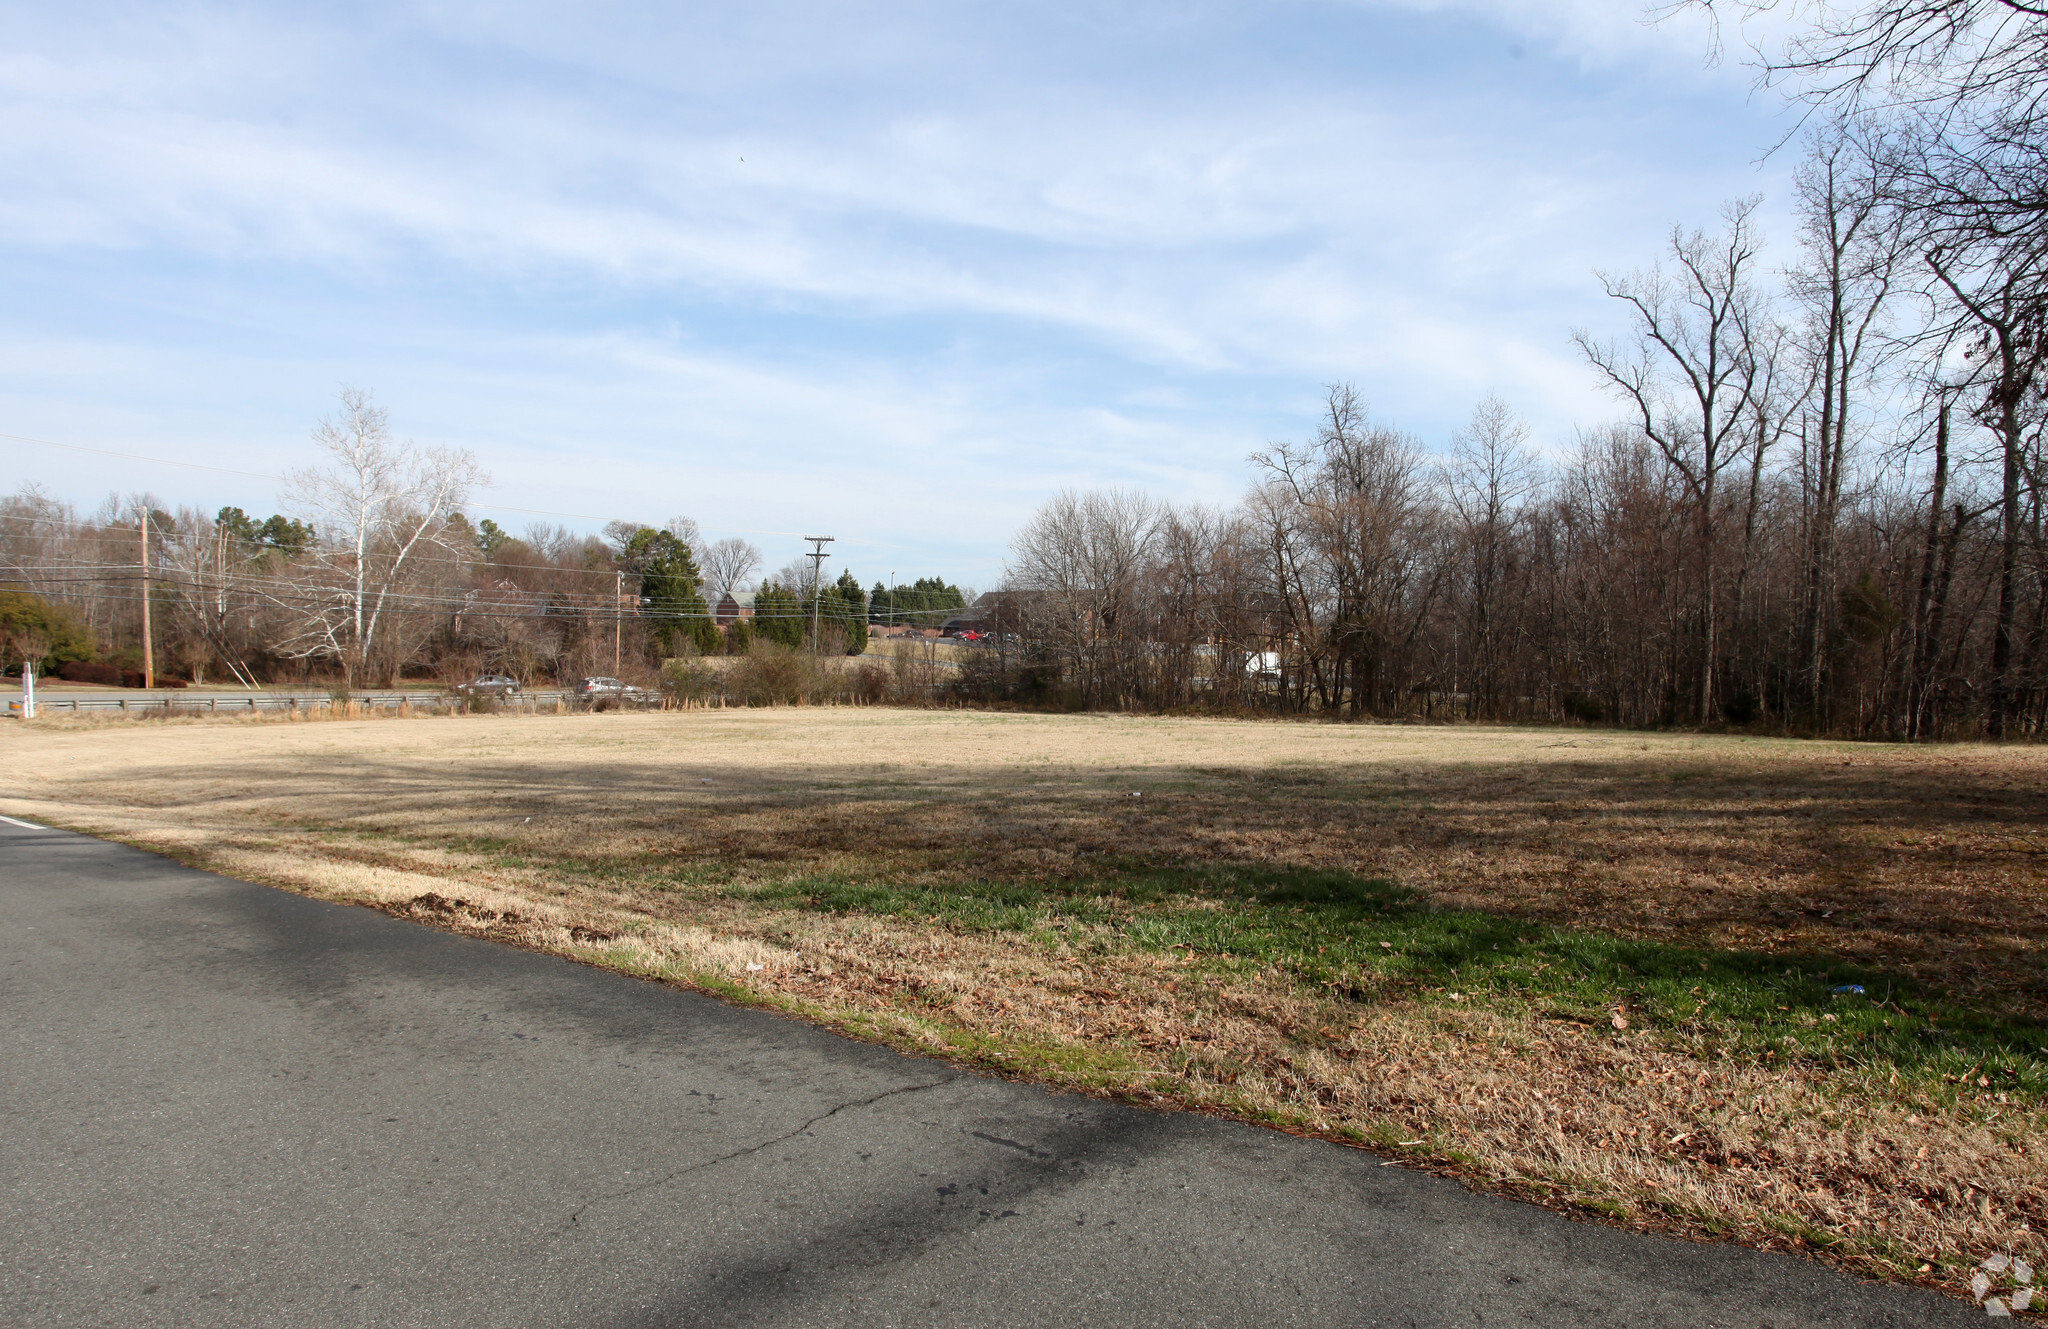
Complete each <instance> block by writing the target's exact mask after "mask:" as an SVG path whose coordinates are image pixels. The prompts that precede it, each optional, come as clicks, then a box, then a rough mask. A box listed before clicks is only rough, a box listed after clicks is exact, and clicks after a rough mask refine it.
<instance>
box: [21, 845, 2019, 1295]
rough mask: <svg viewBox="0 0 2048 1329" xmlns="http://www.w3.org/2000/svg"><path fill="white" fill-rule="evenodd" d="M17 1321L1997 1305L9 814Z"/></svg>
mask: <svg viewBox="0 0 2048 1329" xmlns="http://www.w3.org/2000/svg"><path fill="white" fill-rule="evenodd" d="M0 1113H4V1119H0V1323H5V1324H7V1325H10V1326H44V1325H122V1326H126V1325H159V1324H161V1325H180V1326H188V1325H317V1326H329V1325H377V1326H382V1325H395V1326H404V1325H420V1326H433V1327H434V1329H457V1327H458V1326H478V1327H479V1329H485V1327H488V1329H508V1327H510V1326H542V1325H577V1326H601V1327H605V1329H611V1327H614V1326H615V1327H617V1329H625V1327H627V1326H664V1325H877V1326H881V1325H896V1326H916V1325H1032V1326H1039V1325H1046V1326H1052V1325H1112V1326H1126V1325H1128V1326H1146V1325H1160V1326H1192V1325H1259V1326H1275V1325H1361V1326H1362V1325H1389V1326H1392V1325H1401V1326H1469V1325H1488V1326H1504V1325H1527V1326H1543V1327H1544V1329H1569V1327H1570V1326H1581V1325H1584V1326H1592V1325H1600V1326H1613V1325H1683V1326H1686V1329H1701V1327H1702V1326H1720V1325H1726V1326H1739V1327H1740V1329H1761V1327H1763V1326H1770V1327H1772V1329H1791V1327H1792V1326H1807V1325H1829V1326H1833V1325H1842V1326H1850V1325H1855V1326H1865V1325H1871V1326H1874V1325H1935V1324H1950V1323H1953V1324H1962V1323H1965V1322H1970V1323H1974V1322H1976V1321H1977V1320H1979V1319H1981V1317H1982V1315H1983V1312H1981V1311H1978V1310H1976V1309H1975V1308H1974V1307H1971V1306H1969V1305H1967V1304H1964V1303H1957V1302H1948V1301H1944V1300H1942V1299H1940V1298H1938V1297H1935V1296H1933V1295H1931V1294H1928V1293H1925V1292H1922V1291H1918V1290H1914V1289H1906V1288H1896V1287H1879V1286H1872V1285H1867V1284H1861V1283H1858V1282H1856V1281H1854V1280H1851V1279H1848V1278H1844V1277H1842V1276H1840V1275H1838V1274H1834V1273H1831V1272H1829V1271H1827V1270H1825V1269H1822V1268H1819V1267H1817V1266H1815V1265H1812V1264H1808V1263H1804V1262H1802V1261H1799V1260H1797V1259H1794V1258H1791V1257H1788V1256H1783V1255H1764V1254H1759V1253H1757V1252H1754V1251H1748V1250H1742V1249H1739V1248H1736V1247H1729V1246H1702V1245H1693V1244H1688V1243H1682V1242H1675V1241H1666V1240H1660V1239H1656V1238H1650V1237H1643V1236H1637V1235H1633V1234H1629V1233H1624V1232H1619V1231H1615V1230H1613V1229H1609V1228H1605V1227H1601V1226H1599V1225H1597V1224H1592V1223H1581V1222H1572V1221H1569V1220H1567V1219H1565V1218H1562V1217H1559V1216H1557V1215H1555V1214H1551V1213H1547V1212H1544V1211H1542V1210H1540V1209H1535V1208H1531V1207H1529V1206H1526V1205H1519V1204H1515V1203H1512V1202H1508V1201H1503V1200H1498V1199H1493V1198H1489V1197H1486V1196H1481V1195H1475V1194H1473V1193H1471V1192H1469V1191H1467V1190H1466V1189H1464V1188H1463V1187H1461V1186H1459V1185H1457V1184H1456V1183H1454V1182H1450V1181H1445V1180H1442V1179H1439V1178H1435V1177H1429V1176H1424V1175H1420V1174H1417V1173H1413V1172H1409V1171H1406V1170H1404V1169H1401V1168H1398V1167H1386V1166H1382V1165H1381V1161H1380V1160H1379V1159H1378V1158H1376V1157H1374V1156H1373V1155H1371V1154H1369V1153H1364V1152H1360V1151H1357V1150H1350V1149H1344V1148H1340V1147H1337V1146H1334V1145H1329V1144H1323V1143H1318V1142H1315V1141H1307V1140H1298V1139H1294V1138H1291V1137H1289V1136H1285V1135H1279V1134H1275V1133H1273V1132H1269V1131H1263V1130H1259V1129H1256V1128H1254V1127H1250V1126H1245V1125H1240V1124H1237V1123H1233V1122H1227V1121H1219V1120H1214V1119H1210V1118H1205V1117H1199V1116H1192V1115H1185V1114H1164V1113H1152V1112H1145V1111H1140V1110H1137V1109H1132V1108H1127V1107H1122V1106H1118V1105H1114V1104H1109V1103H1102V1102H1097V1101H1094V1100H1091V1099H1086V1098H1079V1097H1071V1096H1063V1095H1059V1094H1053V1093H1048V1092H1046V1091H1044V1090H1040V1089H1036V1088H1033V1087H1030V1086H1028V1085H1019V1084H1012V1083H1008V1082H1006V1081H1002V1080H997V1079H991V1078H988V1077H986V1076H981V1075H975V1074H969V1073H965V1072H962V1071H959V1070H957V1069H955V1068H952V1067H949V1066H946V1065H944V1064H941V1063H938V1062H933V1061H925V1060H919V1059H917V1058H912V1057H904V1056H900V1055H898V1054H896V1053H894V1052H891V1051H889V1050H887V1049H883V1048H876V1047H869V1046H865V1045H862V1044H859V1043H854V1042H850V1041H847V1040H845V1039H842V1038H838V1037H836V1036H834V1035H831V1034H828V1033H825V1032H822V1031H820V1030H816V1029H812V1028H810V1027H808V1026H805V1025H802V1024H798V1023H795V1022H793V1021H789V1020H785V1019H781V1018H778V1017H776V1016H773V1015H767V1014H763V1013H760V1012H755V1011H746V1010H738V1009H734V1008H731V1007H728V1006H724V1005H721V1004H720V1003H718V1002H716V1001H712V1000H709V999H707V998H704V997H701V996H696V995H693V994H690V993H685V992H678V991H673V990H670V989H667V988H663V987H659V986H656V985H653V984H649V983H644V982H639V981H636V980H633V979H629V978H624V977H621V976H618V975H615V974H610V973H605V972H602V971H600V970H595V969H589V968H585V967H581V966H578V965H574V964H570V963H567V962H564V961H561V960H557V959H553V958H550V957H547V956H541V955H534V954H529V953H526V952H523V951H518V950H513V949H510V948H506V947H502V946H497V945H493V944H491V943H489V942H484V941H478V940H474V939H470V938H464V937H457V936H452V935H449V934H446V933H442V932H436V931H433V930H431V929H428V928H425V927H422V926H419V925H416V924H412V923H408V922H404V921H401V920H398V919H394V918H390V917H387V916H385V915H382V914H378V913H374V912H371V911H369V910H364V909H351V908H346V907H342V906H337V905H332V904H324V903H321V902H318V901H314V900H308V899H304V898H301V897H299V896H295V895H291V894H287V893H285V892H281V891H275V890H270V889H266V888H263V887H259V886H251V885H248V884H245V883H242V882H237V881H231V880H227V879H225V878H221V877H217V876H212V875H209V874H207V873H203V872H197V871H193V870H191V869H188V868H185V867H181V866H179V865H177V864H175V863H172V862H170V861H169V860H167V859H163V858H160V857H156V856H154V855H151V854H146V853H143V852H140V851H138V850H134V849H129V848H125V847H122V846H118V845H113V844H107V843H103V842H100V841H96V840H91V839H87V838H84V837H81V836H76V835H70V834H66V833H62V832H57V831H48V830H32V829H25V828H22V827H19V826H16V825H10V824H5V823H0Z"/></svg>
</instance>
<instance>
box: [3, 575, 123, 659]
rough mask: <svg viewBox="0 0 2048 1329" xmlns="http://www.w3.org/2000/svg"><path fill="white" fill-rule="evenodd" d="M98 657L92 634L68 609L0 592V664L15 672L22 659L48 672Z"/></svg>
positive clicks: (34, 597)
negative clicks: (13, 668)
mask: <svg viewBox="0 0 2048 1329" xmlns="http://www.w3.org/2000/svg"><path fill="white" fill-rule="evenodd" d="M98 654H99V651H98V649H97V648H96V647H95V646H94V644H93V638H92V633H91V632H90V631H89V630H88V629H87V628H86V626H85V624H84V623H82V622H80V621H79V618H78V615H77V614H76V613H75V612H74V611H73V610H72V609H71V608H70V607H69V606H67V605H55V604H51V603H50V602H49V601H48V600H45V599H44V598H43V597H42V596H40V595H31V594H29V593H28V592H27V591H7V590H0V663H5V664H7V665H10V666H14V667H17V668H18V667H19V666H20V664H21V662H22V660H23V658H24V657H25V658H27V659H31V660H34V661H37V662H38V665H39V667H40V668H42V669H43V670H45V671H47V670H50V669H52V668H56V667H60V666H62V665H65V664H70V663H74V662H79V661H87V660H91V659H92V658H93V657H94V656H96V655H98Z"/></svg>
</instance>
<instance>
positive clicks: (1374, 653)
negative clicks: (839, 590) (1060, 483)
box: [975, 0, 2048, 738]
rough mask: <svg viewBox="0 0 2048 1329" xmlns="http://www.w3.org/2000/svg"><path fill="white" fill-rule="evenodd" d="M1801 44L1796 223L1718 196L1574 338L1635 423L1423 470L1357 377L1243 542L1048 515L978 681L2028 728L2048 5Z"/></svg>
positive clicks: (1261, 466) (1819, 17)
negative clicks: (1592, 329)
mask: <svg viewBox="0 0 2048 1329" xmlns="http://www.w3.org/2000/svg"><path fill="white" fill-rule="evenodd" d="M1696 7H1699V8H1704V9H1707V10H1709V11H1712V12H1714V13H1715V14H1717V16H1720V17H1723V18H1729V19H1731V20H1733V19H1739V18H1742V17H1744V16H1746V15H1753V14H1756V13H1758V12H1760V11H1764V10H1769V9H1773V8H1775V7H1776V6H1775V5H1774V4H1771V3H1768V2H1761V0H1760V2H1759V3H1753V4H1741V5H1734V4H1729V3H1718V4H1717V3H1706V2H1704V0H1703V2H1702V3H1699V4H1698V5H1697V6H1696ZM1805 12H1808V13H1810V14H1812V15H1814V16H1816V17H1815V18H1814V21H1813V22H1812V23H1811V24H1810V25H1809V26H1808V27H1806V28H1804V29H1800V30H1798V31H1796V32H1795V34H1794V36H1793V37H1792V39H1791V40H1790V42H1789V44H1788V45H1787V46H1785V47H1784V48H1783V49H1780V50H1776V51H1770V50H1760V51H1758V52H1757V55H1758V62H1759V66H1760V69H1761V71H1762V75H1763V77H1764V78H1765V80H1766V81H1767V82H1770V83H1773V84H1775V85H1777V86H1780V87H1783V88H1784V89H1785V90H1786V91H1788V92H1789V93H1790V94H1791V95H1793V96H1795V97H1796V98H1799V99H1800V100H1801V102H1802V103H1803V106H1804V109H1805V121H1804V131H1803V134H1802V136H1801V138H1800V140H1799V144H1800V147H1799V150H1800V151H1801V152H1802V153H1803V156H1802V159H1801V161H1800V163H1799V168H1798V171H1797V174H1796V184H1795V188H1796V193H1797V198H1796V203H1797V219H1798V220H1797V229H1796V231H1795V233H1794V234H1793V235H1791V236H1790V237H1787V238H1786V240H1785V241H1784V242H1783V243H1781V245H1780V247H1779V248H1778V249H1777V250H1775V251H1774V250H1772V249H1771V248H1770V247H1768V246H1767V244H1766V238H1765V236H1764V235H1763V234H1762V231H1761V228H1760V226H1759V223H1758V214H1759V206H1760V200H1759V199H1755V198H1750V199H1742V200H1737V201H1735V202H1732V203H1731V204H1729V205H1728V206H1727V207H1726V208H1725V209H1724V212H1723V214H1722V216H1721V217H1720V218H1719V220H1718V222H1717V224H1716V225H1715V226H1713V227H1712V228H1700V229H1695V228H1685V227H1680V228H1675V229H1674V230H1673V231H1672V233H1671V235H1670V237H1669V240H1668V243H1667V244H1666V246H1665V247H1664V250H1663V252H1662V253H1661V254H1659V255H1656V256H1655V257H1654V258H1653V259H1652V260H1651V261H1650V262H1649V263H1647V264H1646V265H1644V266H1641V267H1638V268H1636V269H1634V270H1631V271H1626V272H1620V273H1605V274H1600V275H1599V281H1600V283H1601V286H1602V289H1603V290H1604V292H1605V294H1606V295H1607V296H1608V297H1609V298H1611V299H1612V300H1613V301H1614V302H1615V307H1616V308H1617V309H1618V310H1619V311H1620V312H1622V313H1623V314H1624V315H1625V320H1626V323H1627V327H1628V331H1627V333H1626V335H1623V336H1621V337H1619V338H1615V339H1602V338H1598V337H1595V336H1593V335H1591V334H1589V333H1586V332H1578V333H1576V334H1574V339H1575V342H1576V345H1577V347H1578V349H1579V352H1580V354H1581V355H1582V357H1583V359H1584V361H1585V363H1586V365H1587V367H1588V369H1589V370H1590V371H1591V372H1592V373H1593V374H1594V375H1595V376H1596V377H1597V378H1598V380H1599V381H1600V382H1602V383H1603V384H1604V385H1605V387H1606V388H1607V389H1608V390H1609V392H1610V393H1611V394H1612V397H1613V400H1614V401H1615V403H1616V405H1617V407H1618V408H1619V412H1620V414H1619V418H1617V419H1616V420H1614V421H1612V422H1610V423H1608V424H1605V425H1601V426H1598V427H1594V428H1589V429H1584V430H1582V431H1581V432H1580V433H1579V434H1578V436H1577V437H1576V438H1575V439H1574V440H1572V441H1571V442H1570V444H1569V446H1568V447H1565V448H1564V449H1562V453H1561V455H1558V454H1556V453H1553V454H1552V455H1550V456H1548V457H1546V456H1544V455H1542V454H1539V453H1538V452H1537V451H1536V450H1534V449H1533V448H1532V447H1531V446H1530V437H1529V431H1528V430H1527V428H1526V427H1525V426H1524V425H1523V424H1522V423H1521V422H1520V421H1519V420H1517V418H1516V417H1515V414H1514V412H1513V411H1512V409H1511V408H1510V407H1509V406H1508V405H1507V404H1505V403H1503V402H1500V401H1498V400H1493V399H1489V400H1487V401H1484V402H1482V403H1481V404H1480V405H1479V407H1478V408H1477V410H1476V411H1475V412H1474V414H1473V416H1472V418H1471V421H1470V423H1469V424H1468V425H1467V426H1466V427H1465V428H1464V429H1463V430H1462V431H1460V432H1459V434H1458V436H1457V437H1456V438H1455V439H1453V440H1451V445H1450V447H1449V448H1448V449H1446V450H1443V451H1441V452H1435V453H1432V452H1431V451H1429V450H1428V449H1426V448H1425V446H1424V445H1423V444H1422V443H1421V441H1419V440H1417V439H1416V438H1414V437H1412V436H1411V435H1409V434H1407V433H1404V432H1403V431H1402V430H1400V429H1399V428H1397V427H1394V426H1392V425H1390V424H1386V423H1383V422H1377V421H1374V420H1373V419H1371V418H1370V416H1369V414H1368V412H1367V410H1366V408H1365V405H1364V403H1363V402H1362V400H1361V399H1360V397H1359V395H1358V393H1357V392H1356V391H1355V389H1353V388H1352V387H1350V386H1348V385H1340V386H1337V387H1333V388H1332V389H1331V390H1330V391H1329V394H1328V397H1327V400H1326V401H1325V403H1324V410H1323V413H1322V419H1321V424H1320V427H1319V428H1318V429H1317V431H1316V433H1315V435H1314V437H1312V438H1310V439H1307V440H1303V441H1300V442H1294V443H1282V444H1276V445H1273V446H1271V447H1268V448H1265V449H1263V450H1261V451H1259V452H1257V453H1255V454H1254V455H1253V456H1252V457H1251V458H1250V462H1251V466H1252V472H1253V473H1252V476H1251V483H1250V485H1249V487H1248V491H1247V493H1246V495H1245V497H1244V499H1243V500H1242V502H1240V503H1239V504H1238V505H1237V506H1236V507H1234V508H1232V509H1230V510H1228V511H1209V510H1204V509H1200V508H1176V507H1173V506H1171V505H1168V504H1164V503H1160V502H1157V501H1155V500H1153V499H1151V498H1149V497H1147V496H1145V495H1142V494H1136V493H1130V492H1125V491H1109V492H1100V493H1090V494H1077V493H1069V494H1063V495H1061V496H1059V497H1058V498H1056V499H1055V500H1053V501H1052V502H1051V503H1049V504H1048V505H1046V506H1045V507H1044V508H1043V509H1041V510H1040V512H1039V513H1038V514H1037V516H1036V517H1035V518H1034V520H1033V521H1032V522H1031V523H1030V524H1029V525H1028V526H1027V527H1026V528H1025V529H1024V531H1023V532H1021V533H1020V534H1019V536H1018V537H1017V539H1016V541H1015V542H1014V545H1013V550H1012V555H1013V556H1012V560H1011V564H1010V569H1009V578H1008V590H1007V592H1006V594H1005V595H1004V596H1003V597H1001V605H1000V609H999V611H998V613H997V615H996V617H998V618H1000V619H1001V631H1000V632H999V634H998V638H997V639H998V641H999V642H1001V643H1002V644H1003V649H1001V650H1000V651H998V652H996V653H994V654H993V655H992V656H991V657H990V659H989V661H988V662H987V663H986V664H985V665H984V666H983V667H982V668H981V669H980V677H979V678H978V679H977V681H976V683H975V686H977V687H979V688H980V689H981V691H982V692H983V694H984V695H989V696H1006V697H1012V698H1017V699H1031V698H1045V699H1051V700H1056V701H1058V702H1059V703H1061V704H1069V705H1085V706H1127V707H1157V706H1185V705H1200V704H1222V705H1232V706H1238V705H1242V706H1259V707H1271V708H1278V709H1282V710H1291V711H1315V712H1320V713H1324V714H1331V715H1345V716H1368V715H1376V716H1395V715H1414V714H1420V715H1429V716H1444V717H1470V718H1478V719H1543V720H1577V721H1583V722H1608V723H1615V724H1624V725H1657V724H1691V725H1698V724H1722V723H1728V724H1736V725H1763V726H1769V727H1773V728H1776V729H1780V730H1786V731H1797V732H1830V733H1844V734H1871V735H1877V734H1882V735H1890V736H1896V737H1910V738H1940V737H1969V736H1988V737H1994V738H1995V737H2014V736H2021V735H2038V734H2040V733H2041V732H2042V729H2043V726H2044V724H2048V544H2044V541H2043V515H2044V513H2043V494H2044V480H2048V472H2044V468H2043V453H2042V425H2043V420H2044V417H2048V374H2044V357H2048V121H2044V119H2043V115H2044V111H2043V102H2042V97H2043V92H2044V90H2048V11H2044V10H2043V9H2041V8H2040V7H2038V6H2036V5H2030V4H2021V3H2015V2H2014V0H1915V2H1914V3H1911V4H1907V3H1894V2H1892V0H1882V2H1880V3H1871V4H1863V5H1844V6H1825V7H1818V8H1816V9H1813V10H1810V11H1805ZM1646 257H1647V256H1646Z"/></svg>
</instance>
